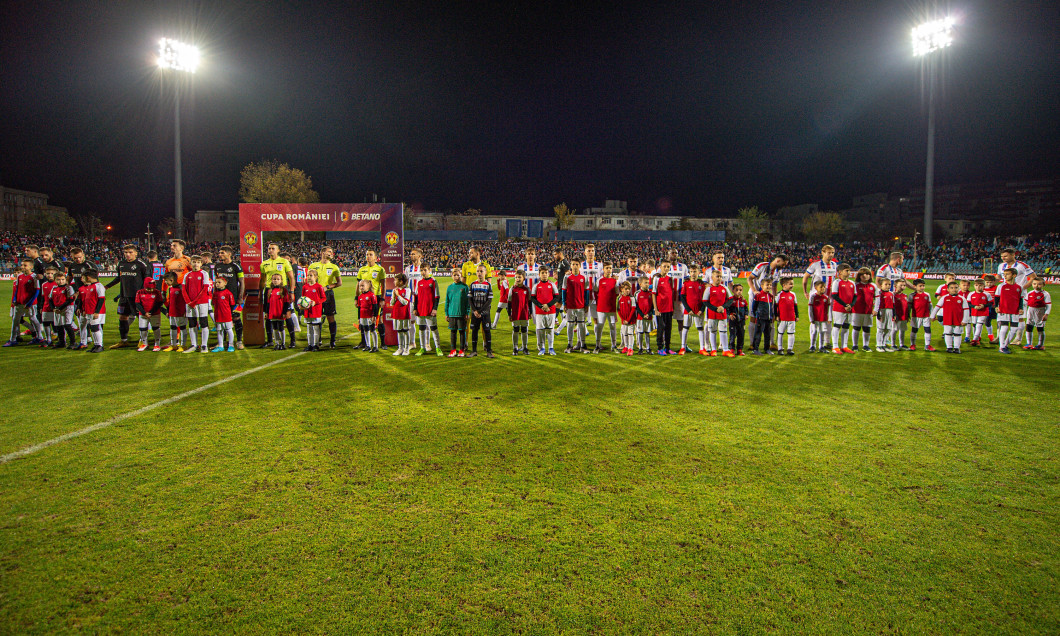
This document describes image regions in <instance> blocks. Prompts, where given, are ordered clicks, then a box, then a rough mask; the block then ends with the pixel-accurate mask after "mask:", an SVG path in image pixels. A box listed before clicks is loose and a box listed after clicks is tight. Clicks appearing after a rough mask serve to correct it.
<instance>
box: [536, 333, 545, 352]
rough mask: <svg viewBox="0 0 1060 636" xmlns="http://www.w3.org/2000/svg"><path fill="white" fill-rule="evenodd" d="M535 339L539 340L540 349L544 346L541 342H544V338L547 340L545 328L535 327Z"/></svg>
mask: <svg viewBox="0 0 1060 636" xmlns="http://www.w3.org/2000/svg"><path fill="white" fill-rule="evenodd" d="M534 339H535V340H537V344H538V347H537V348H538V349H542V348H543V347H542V346H541V343H542V342H544V340H545V333H544V329H535V330H534Z"/></svg>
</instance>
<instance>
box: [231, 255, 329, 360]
mask: <svg viewBox="0 0 1060 636" xmlns="http://www.w3.org/2000/svg"><path fill="white" fill-rule="evenodd" d="M234 253H235V250H234V249H233V248H232V247H231V246H229V245H222V246H221V247H220V249H218V250H217V263H214V266H213V271H214V273H215V274H216V276H217V277H218V278H221V277H224V279H225V285H226V286H225V289H227V290H228V292H229V293H230V294H232V298H234V299H235V301H236V306H235V308H234V309H233V310H232V329H233V331H234V332H235V334H236V345H235V347H236V349H238V350H240V351H242V350H243V305H244V303H246V300H247V290H246V285H244V283H243V268H242V267H240V266H239V264H238V263H236V262H234V261H233V260H232V255H233V254H234ZM337 269H338V268H336V270H337ZM340 284H341V283H340ZM214 320H215V321H216V320H217V315H216V313H215V314H214Z"/></svg>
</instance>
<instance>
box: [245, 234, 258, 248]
mask: <svg viewBox="0 0 1060 636" xmlns="http://www.w3.org/2000/svg"><path fill="white" fill-rule="evenodd" d="M243 242H244V243H246V244H247V245H249V246H250V247H254V246H255V245H257V244H258V235H257V233H255V232H247V233H246V234H244V235H243Z"/></svg>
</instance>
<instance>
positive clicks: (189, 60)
mask: <svg viewBox="0 0 1060 636" xmlns="http://www.w3.org/2000/svg"><path fill="white" fill-rule="evenodd" d="M158 66H159V67H160V68H171V69H174V70H177V71H187V72H188V73H194V72H195V69H197V68H198V67H199V47H197V46H194V45H191V44H185V43H183V42H178V41H177V40H171V39H169V38H162V39H161V40H159V41H158Z"/></svg>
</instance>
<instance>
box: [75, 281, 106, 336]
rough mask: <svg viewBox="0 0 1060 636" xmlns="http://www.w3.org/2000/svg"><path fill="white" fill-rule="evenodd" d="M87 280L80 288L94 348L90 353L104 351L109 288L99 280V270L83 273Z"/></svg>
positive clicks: (82, 304) (83, 308) (79, 293)
mask: <svg viewBox="0 0 1060 636" xmlns="http://www.w3.org/2000/svg"><path fill="white" fill-rule="evenodd" d="M81 280H83V281H84V282H85V284H84V285H82V286H81V289H79V290H78V298H79V301H80V303H81V314H82V315H83V316H84V321H85V323H86V324H87V325H88V332H89V337H90V338H91V339H92V344H93V346H92V348H91V349H89V350H88V352H89V353H103V325H105V324H106V323H107V290H106V289H104V287H103V285H102V284H100V282H99V272H97V271H95V270H88V271H86V272H84V273H83V274H81Z"/></svg>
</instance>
